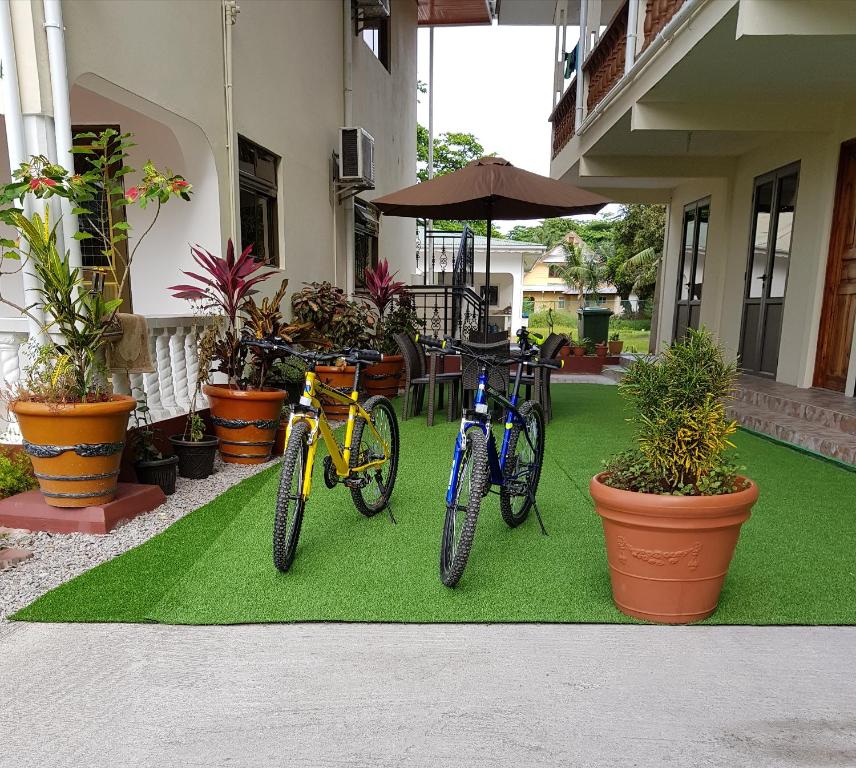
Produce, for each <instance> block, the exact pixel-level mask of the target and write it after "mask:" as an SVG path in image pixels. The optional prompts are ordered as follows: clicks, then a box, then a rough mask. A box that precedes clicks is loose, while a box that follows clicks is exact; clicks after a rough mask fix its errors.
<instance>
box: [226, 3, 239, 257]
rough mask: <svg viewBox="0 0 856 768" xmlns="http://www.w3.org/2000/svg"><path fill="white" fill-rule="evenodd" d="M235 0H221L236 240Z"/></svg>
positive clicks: (235, 236)
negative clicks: (233, 54) (233, 46)
mask: <svg viewBox="0 0 856 768" xmlns="http://www.w3.org/2000/svg"><path fill="white" fill-rule="evenodd" d="M240 10H241V9H240V8H239V7H238V3H237V2H236V0H223V91H224V96H225V100H226V157H227V159H228V163H229V237H231V238H233V239H235V240H238V243H237V247H238V249H239V250H240V240H239V239H238V220H237V213H236V211H237V201H236V196H235V187H236V185H237V180H236V174H235V168H236V167H237V165H238V160H237V157H236V152H235V143H236V142H237V140H238V139H237V136H236V134H235V108H234V105H233V102H232V27H234V26H235V24H236V22H237V21H238V13H239V12H240Z"/></svg>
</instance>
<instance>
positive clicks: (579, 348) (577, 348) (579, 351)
mask: <svg viewBox="0 0 856 768" xmlns="http://www.w3.org/2000/svg"><path fill="white" fill-rule="evenodd" d="M568 347H569V348H570V349H571V350H572V351H573V353H574V357H582V356H583V355H585V353H586V347H585V344H584V343H583V341H582V340H580V341H579V342H575V341H574V340H573V339H568Z"/></svg>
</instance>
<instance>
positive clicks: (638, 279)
mask: <svg viewBox="0 0 856 768" xmlns="http://www.w3.org/2000/svg"><path fill="white" fill-rule="evenodd" d="M661 258H662V254H661V253H660V251H658V250H657V249H655V248H645V249H644V250H642V251H639V253H637V254H636V255H635V256H631V257H630V258H629V259H627V261H625V262H624V264H622V266H621V270H620V275H621V279H622V280H623V281H625V282H630V290H631V291H632V292H633V293H635V294H636V295H637V296H639V297H640V298H650V297H651V296H652V295H653V294H654V287H655V286H656V284H657V272H658V270H659V268H660V259H661Z"/></svg>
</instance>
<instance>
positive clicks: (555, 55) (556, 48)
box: [553, 18, 564, 109]
mask: <svg viewBox="0 0 856 768" xmlns="http://www.w3.org/2000/svg"><path fill="white" fill-rule="evenodd" d="M559 21H560V20H559V19H558V18H557V19H556V45H555V46H554V48H553V109H555V108H556V105H557V104H558V103H559V98H560V94H561V89H560V88H559V40H560V39H561V37H560V36H561V32H560V31H559ZM563 85H564V83H563Z"/></svg>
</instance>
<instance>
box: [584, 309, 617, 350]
mask: <svg viewBox="0 0 856 768" xmlns="http://www.w3.org/2000/svg"><path fill="white" fill-rule="evenodd" d="M610 317H612V310H611V309H606V308H605V307H580V308H579V309H578V310H577V334H578V335H579V338H580V339H591V340H592V341H593V342H594V343H595V344H606V342H607V341H608V339H609V318H610Z"/></svg>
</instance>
